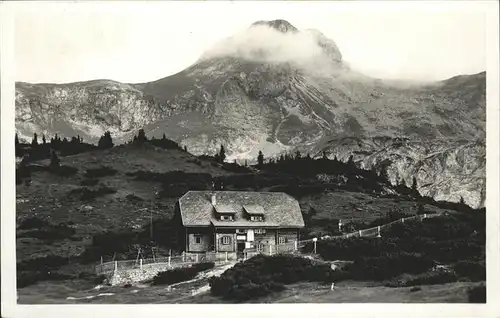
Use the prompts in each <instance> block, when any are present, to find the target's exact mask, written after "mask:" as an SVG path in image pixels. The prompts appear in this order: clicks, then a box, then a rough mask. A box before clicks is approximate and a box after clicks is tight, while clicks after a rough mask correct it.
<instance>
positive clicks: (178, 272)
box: [153, 262, 215, 285]
mask: <svg viewBox="0 0 500 318" xmlns="http://www.w3.org/2000/svg"><path fill="white" fill-rule="evenodd" d="M214 266H215V263H213V262H205V263H197V264H193V265H192V266H191V267H181V268H175V269H172V270H169V271H164V272H160V273H158V274H157V275H156V276H155V277H154V278H153V285H171V284H175V283H180V282H183V281H186V280H190V279H193V278H194V277H195V276H196V275H197V274H198V273H199V272H203V271H206V270H208V269H211V268H213V267H214Z"/></svg>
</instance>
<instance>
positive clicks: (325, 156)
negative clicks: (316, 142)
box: [322, 150, 328, 160]
mask: <svg viewBox="0 0 500 318" xmlns="http://www.w3.org/2000/svg"><path fill="white" fill-rule="evenodd" d="M322 159H323V160H328V156H327V155H326V151H324V150H323V158H322Z"/></svg>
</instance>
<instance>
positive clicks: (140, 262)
mask: <svg viewBox="0 0 500 318" xmlns="http://www.w3.org/2000/svg"><path fill="white" fill-rule="evenodd" d="M139 268H140V269H141V270H142V258H141V259H139Z"/></svg>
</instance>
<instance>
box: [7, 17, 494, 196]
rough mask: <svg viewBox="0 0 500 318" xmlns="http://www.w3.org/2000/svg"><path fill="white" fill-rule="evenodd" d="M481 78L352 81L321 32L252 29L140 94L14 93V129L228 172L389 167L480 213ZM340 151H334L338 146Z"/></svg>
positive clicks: (107, 87)
mask: <svg viewBox="0 0 500 318" xmlns="http://www.w3.org/2000/svg"><path fill="white" fill-rule="evenodd" d="M485 77H486V76H485V73H480V74H476V75H470V76H457V77H454V78H452V79H449V80H446V81H442V82H437V83H429V84H425V85H414V84H408V83H403V82H394V81H392V82H390V83H389V82H386V81H383V80H378V79H373V78H369V77H366V76H364V75H362V74H359V73H357V72H355V71H354V70H351V69H350V68H349V66H347V65H346V64H345V63H344V62H343V60H342V54H341V52H340V50H339V48H338V47H337V45H336V44H335V43H334V42H333V41H332V40H330V39H328V38H327V37H325V36H324V35H323V34H322V33H321V32H319V31H317V30H304V31H301V30H298V29H296V28H295V27H294V26H293V25H291V24H290V23H288V22H287V21H284V20H275V21H259V22H256V23H254V24H253V25H251V26H250V27H249V28H248V29H247V30H244V31H243V32H241V33H239V34H235V35H234V36H233V37H231V38H228V39H225V40H223V41H221V42H220V43H216V44H215V45H214V46H213V47H212V48H211V49H210V50H208V51H207V52H205V53H204V54H203V55H202V56H201V57H200V59H199V60H198V61H197V62H196V63H195V64H194V65H192V66H190V67H188V68H187V69H185V70H184V71H182V72H180V73H178V74H175V75H172V76H169V77H166V78H163V79H160V80H157V81H154V82H149V83H142V84H123V83H118V82H113V81H108V80H97V81H90V82H81V83H71V84H27V83H17V85H16V129H17V130H18V133H19V135H20V137H25V138H28V139H29V138H30V137H31V135H32V134H33V132H37V133H42V132H43V133H45V134H47V135H53V134H55V133H58V134H60V135H63V136H73V135H77V134H79V135H80V136H82V137H83V138H84V139H86V140H90V141H96V140H97V139H98V138H99V137H100V135H102V134H103V132H104V131H105V130H110V131H111V132H112V135H113V137H114V140H115V142H123V141H126V140H129V139H130V138H131V135H132V134H135V133H136V132H137V130H138V129H140V128H145V130H146V132H147V134H148V136H156V137H160V136H161V135H162V134H163V133H165V134H166V135H167V137H169V138H171V139H174V140H176V141H178V142H180V143H181V144H183V145H187V147H188V150H189V151H190V152H192V153H194V154H206V153H208V154H213V153H215V152H216V150H217V149H218V148H219V147H220V144H224V146H225V148H226V152H227V154H228V160H234V159H250V160H253V159H255V158H256V157H257V152H258V151H259V150H262V151H263V152H264V154H265V155H266V157H270V156H274V155H278V154H280V153H282V152H286V151H288V152H291V151H295V150H300V151H302V152H310V153H311V154H313V153H321V151H322V150H323V149H325V150H326V151H327V153H329V154H330V155H332V156H333V155H337V156H338V157H342V158H347V157H348V156H349V155H350V154H352V153H355V157H356V160H357V161H358V163H359V164H360V165H362V166H364V167H372V166H376V165H379V164H381V162H384V164H385V163H387V162H388V161H390V165H389V168H388V172H389V175H390V177H391V178H392V179H393V181H394V182H396V180H400V179H404V180H405V181H406V182H407V183H408V182H411V180H412V177H413V176H416V177H417V180H418V181H419V188H420V191H421V192H422V193H423V194H428V195H431V196H434V197H435V198H436V199H445V200H450V201H457V200H459V199H460V196H462V197H463V198H464V200H465V201H466V202H467V203H469V204H470V205H472V206H482V205H483V204H484V188H485V185H484V184H485V180H484V179H485V169H484V165H485V146H484V139H485V121H486V118H485V117H486V115H485V86H486V79H485ZM339 142H340V144H339Z"/></svg>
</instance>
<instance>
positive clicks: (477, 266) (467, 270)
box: [453, 261, 486, 281]
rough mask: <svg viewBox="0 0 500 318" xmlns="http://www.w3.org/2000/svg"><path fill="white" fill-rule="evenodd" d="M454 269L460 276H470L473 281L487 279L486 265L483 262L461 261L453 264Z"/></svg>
mask: <svg viewBox="0 0 500 318" xmlns="http://www.w3.org/2000/svg"><path fill="white" fill-rule="evenodd" d="M453 270H454V271H455V273H457V275H459V276H460V277H464V278H468V279H470V280H472V281H484V280H486V267H485V266H484V264H481V263H477V262H473V261H460V262H458V263H456V264H455V265H454V266H453Z"/></svg>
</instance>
